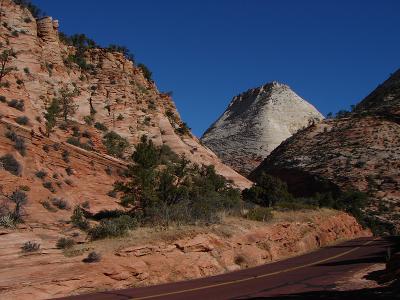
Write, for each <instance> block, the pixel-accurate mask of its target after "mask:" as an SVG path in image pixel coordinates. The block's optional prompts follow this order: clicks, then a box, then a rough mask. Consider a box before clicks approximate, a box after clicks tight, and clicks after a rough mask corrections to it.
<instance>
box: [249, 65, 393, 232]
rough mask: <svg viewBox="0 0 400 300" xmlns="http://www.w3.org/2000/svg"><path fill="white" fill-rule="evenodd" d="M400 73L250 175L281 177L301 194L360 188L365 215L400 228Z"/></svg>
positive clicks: (286, 145)
mask: <svg viewBox="0 0 400 300" xmlns="http://www.w3.org/2000/svg"><path fill="white" fill-rule="evenodd" d="M399 75H400V71H397V72H395V73H394V74H393V75H392V76H391V77H390V78H389V79H388V80H387V81H385V82H384V83H383V84H382V85H380V86H379V87H378V88H377V89H376V90H375V91H373V92H372V93H371V94H370V95H369V96H368V97H366V98H365V99H364V100H363V101H361V102H360V104H359V105H357V106H356V109H355V111H354V112H353V113H349V114H347V115H346V116H344V117H341V118H336V119H328V120H324V121H322V122H320V123H317V124H314V125H313V126H310V127H308V128H306V129H304V130H302V131H300V132H298V133H297V134H295V135H294V136H292V137H291V138H289V139H288V140H286V141H285V142H283V143H282V144H281V145H280V146H279V147H278V148H276V149H275V150H274V151H273V152H272V153H271V155H270V156H268V157H267V158H266V159H265V160H264V161H263V162H262V163H261V164H260V166H259V167H258V168H257V169H256V170H255V171H254V172H253V173H252V174H251V175H250V177H251V178H255V177H256V176H258V175H259V174H260V173H261V172H263V171H265V172H267V173H270V174H272V175H274V176H278V177H280V178H281V179H283V180H284V181H286V182H287V183H288V185H289V189H290V191H291V192H293V193H294V194H295V195H298V196H310V195H312V194H314V193H315V192H326V191H334V190H335V189H336V190H342V191H344V190H354V189H356V190H360V191H363V192H366V193H368V195H369V196H370V198H371V199H372V203H371V205H370V206H368V207H366V208H365V209H366V211H367V213H368V214H369V215H370V216H374V217H376V218H377V222H383V223H384V224H387V225H388V228H389V229H390V228H392V229H391V230H392V231H394V232H395V231H398V230H400V222H399V220H400V173H399V170H400V111H399V108H400V80H399Z"/></svg>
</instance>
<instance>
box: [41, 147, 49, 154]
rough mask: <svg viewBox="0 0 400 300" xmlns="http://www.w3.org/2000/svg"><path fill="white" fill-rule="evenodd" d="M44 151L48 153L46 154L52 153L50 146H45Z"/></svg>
mask: <svg viewBox="0 0 400 300" xmlns="http://www.w3.org/2000/svg"><path fill="white" fill-rule="evenodd" d="M42 149H43V151H44V152H46V153H49V151H50V147H49V145H43V147H42Z"/></svg>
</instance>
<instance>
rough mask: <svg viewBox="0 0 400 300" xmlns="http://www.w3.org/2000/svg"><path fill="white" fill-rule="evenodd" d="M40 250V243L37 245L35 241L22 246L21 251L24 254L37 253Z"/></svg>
mask: <svg viewBox="0 0 400 300" xmlns="http://www.w3.org/2000/svg"><path fill="white" fill-rule="evenodd" d="M39 248H40V244H39V243H36V242H34V241H28V242H25V243H24V244H23V245H22V247H21V250H22V252H36V251H38V250H39Z"/></svg>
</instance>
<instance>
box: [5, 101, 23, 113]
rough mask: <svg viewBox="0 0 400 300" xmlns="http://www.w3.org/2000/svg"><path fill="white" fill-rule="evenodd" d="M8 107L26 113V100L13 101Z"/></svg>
mask: <svg viewBox="0 0 400 300" xmlns="http://www.w3.org/2000/svg"><path fill="white" fill-rule="evenodd" d="M8 106H10V107H12V108H15V109H18V110H19V111H24V110H25V103H24V100H17V99H12V100H10V101H9V102H8Z"/></svg>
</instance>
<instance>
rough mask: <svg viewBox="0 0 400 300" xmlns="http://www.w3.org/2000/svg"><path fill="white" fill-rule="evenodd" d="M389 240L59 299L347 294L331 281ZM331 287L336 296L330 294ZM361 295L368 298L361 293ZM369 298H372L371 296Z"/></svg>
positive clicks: (364, 262) (372, 259)
mask: <svg viewBox="0 0 400 300" xmlns="http://www.w3.org/2000/svg"><path fill="white" fill-rule="evenodd" d="M391 243H392V242H391V241H390V240H384V239H374V238H361V239H357V240H352V241H348V242H345V243H342V244H338V245H335V246H331V247H326V248H322V249H319V250H317V251H314V252H311V253H308V254H305V255H301V256H297V257H293V258H290V259H286V260H282V261H278V262H274V263H269V264H265V265H262V266H258V267H254V268H250V269H245V270H241V271H236V272H231V273H226V274H222V275H218V276H213V277H207V278H201V279H195V280H189V281H183V282H175V283H169V284H162V285H157V286H150V287H143V288H129V289H124V290H115V291H107V292H99V293H94V294H88V295H80V296H74V297H66V298H60V299H64V300H67V299H68V300H128V299H174V300H178V299H181V300H187V299H194V300H196V299H198V300H205V299H254V298H269V297H272V298H275V299H281V298H282V297H284V298H288V299H339V298H340V299H348V298H347V297H346V298H344V296H345V294H340V293H338V292H333V288H334V286H335V285H334V283H335V282H336V281H337V280H340V279H343V278H344V277H345V276H346V275H348V274H350V272H354V271H357V270H359V269H361V268H364V267H367V266H369V265H371V264H374V263H377V262H384V259H385V253H386V249H387V247H389V246H390V245H391ZM330 293H333V294H332V295H336V296H334V297H333V298H329V295H330ZM361 294H362V293H361V292H359V295H361ZM349 295H350V297H351V298H349V299H353V300H356V299H358V298H357V297H355V296H356V295H357V294H356V295H352V294H349ZM380 295H382V293H380ZM363 299H367V298H366V297H365V296H363ZM371 299H375V296H373V298H371ZM385 299H386V298H385ZM396 299H397V297H396Z"/></svg>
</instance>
